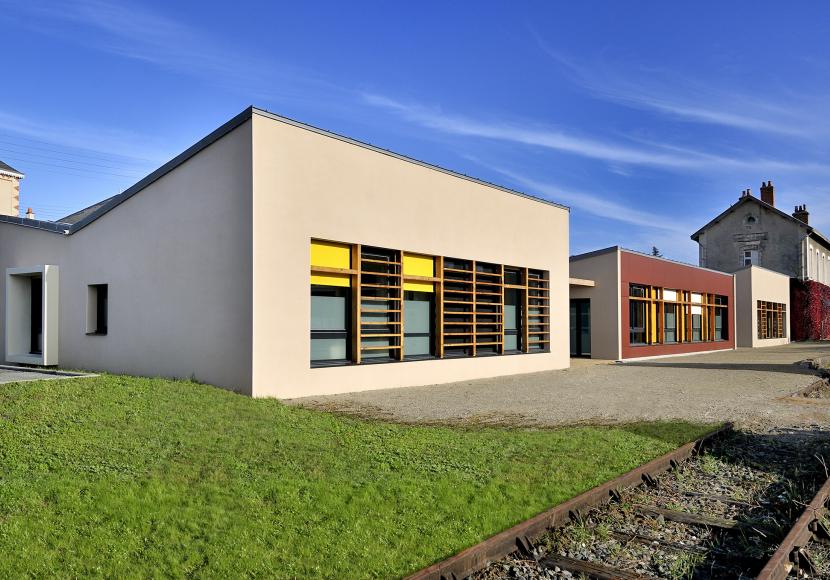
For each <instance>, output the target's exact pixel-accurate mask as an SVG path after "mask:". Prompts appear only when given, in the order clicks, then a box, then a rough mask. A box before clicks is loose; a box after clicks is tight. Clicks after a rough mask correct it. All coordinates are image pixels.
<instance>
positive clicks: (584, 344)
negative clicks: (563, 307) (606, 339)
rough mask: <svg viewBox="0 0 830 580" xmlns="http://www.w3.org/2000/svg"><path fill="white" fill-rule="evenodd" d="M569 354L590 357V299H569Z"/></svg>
mask: <svg viewBox="0 0 830 580" xmlns="http://www.w3.org/2000/svg"><path fill="white" fill-rule="evenodd" d="M571 356H579V357H587V358H590V357H591V301H590V300H589V299H588V298H579V299H575V300H571Z"/></svg>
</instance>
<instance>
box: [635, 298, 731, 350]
mask: <svg viewBox="0 0 830 580" xmlns="http://www.w3.org/2000/svg"><path fill="white" fill-rule="evenodd" d="M628 293H629V297H628V301H629V344H630V345H655V344H675V343H686V342H712V341H715V340H728V332H729V328H728V298H727V297H726V296H717V295H714V294H704V293H699V292H692V291H690V290H683V289H670V288H660V287H653V286H646V285H643V284H630V285H629V292H628ZM716 322H717V328H716Z"/></svg>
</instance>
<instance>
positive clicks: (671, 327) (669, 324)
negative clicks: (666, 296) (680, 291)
mask: <svg viewBox="0 0 830 580" xmlns="http://www.w3.org/2000/svg"><path fill="white" fill-rule="evenodd" d="M664 308H665V310H664V312H665V314H664V316H663V320H664V321H663V334H664V339H665V342H667V343H672V342H677V305H676V304H669V303H666V304H665V306H664Z"/></svg>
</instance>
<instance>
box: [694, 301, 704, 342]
mask: <svg viewBox="0 0 830 580" xmlns="http://www.w3.org/2000/svg"><path fill="white" fill-rule="evenodd" d="M695 309H697V311H698V313H697V314H695ZM702 331H703V314H702V310H701V308H700V306H692V342H700V341H701V340H702V336H703V332H702Z"/></svg>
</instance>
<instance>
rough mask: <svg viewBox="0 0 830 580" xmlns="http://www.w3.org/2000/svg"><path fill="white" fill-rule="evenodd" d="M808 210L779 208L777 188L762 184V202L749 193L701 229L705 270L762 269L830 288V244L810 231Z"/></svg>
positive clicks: (697, 237)
mask: <svg viewBox="0 0 830 580" xmlns="http://www.w3.org/2000/svg"><path fill="white" fill-rule="evenodd" d="M809 219H810V214H809V212H808V211H807V206H806V205H800V206H796V208H795V211H793V213H792V215H791V214H788V213H786V212H784V211H782V210H780V209H778V208H777V207H775V190H774V187H773V185H772V182H771V181H770V182H767V183H762V184H761V199H758V198H757V197H755V196H754V195H752V194H751V193H750V191H749V190H747V191H744V192H742V193H741V197H740V198H739V199H738V201H737V203H735V204H733V205H732V206H730V207H729V208H728V209H727V210H726V211H724V212H723V213H721V214H720V215H719V216H717V217H716V218H715V219H713V220H712V221H710V222H709V223H708V224H706V225H705V226H703V227H702V228H700V229H699V230H698V231H696V232H695V233H694V234H692V239H693V240H694V241H696V242H697V243H698V245H699V251H700V258H699V263H700V266H701V267H704V268H711V269H714V270H721V271H723V272H736V271H737V270H739V269H741V268H744V267H746V266H761V267H763V268H766V269H768V270H773V271H775V272H780V273H781V274H786V275H787V276H789V277H790V278H797V279H799V280H812V281H816V282H820V283H822V284H828V283H830V239H828V238H827V237H826V236H824V235H823V234H822V233H821V232H819V231H818V230H816V229H815V228H813V227H812V226H811V225H810V221H809Z"/></svg>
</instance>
